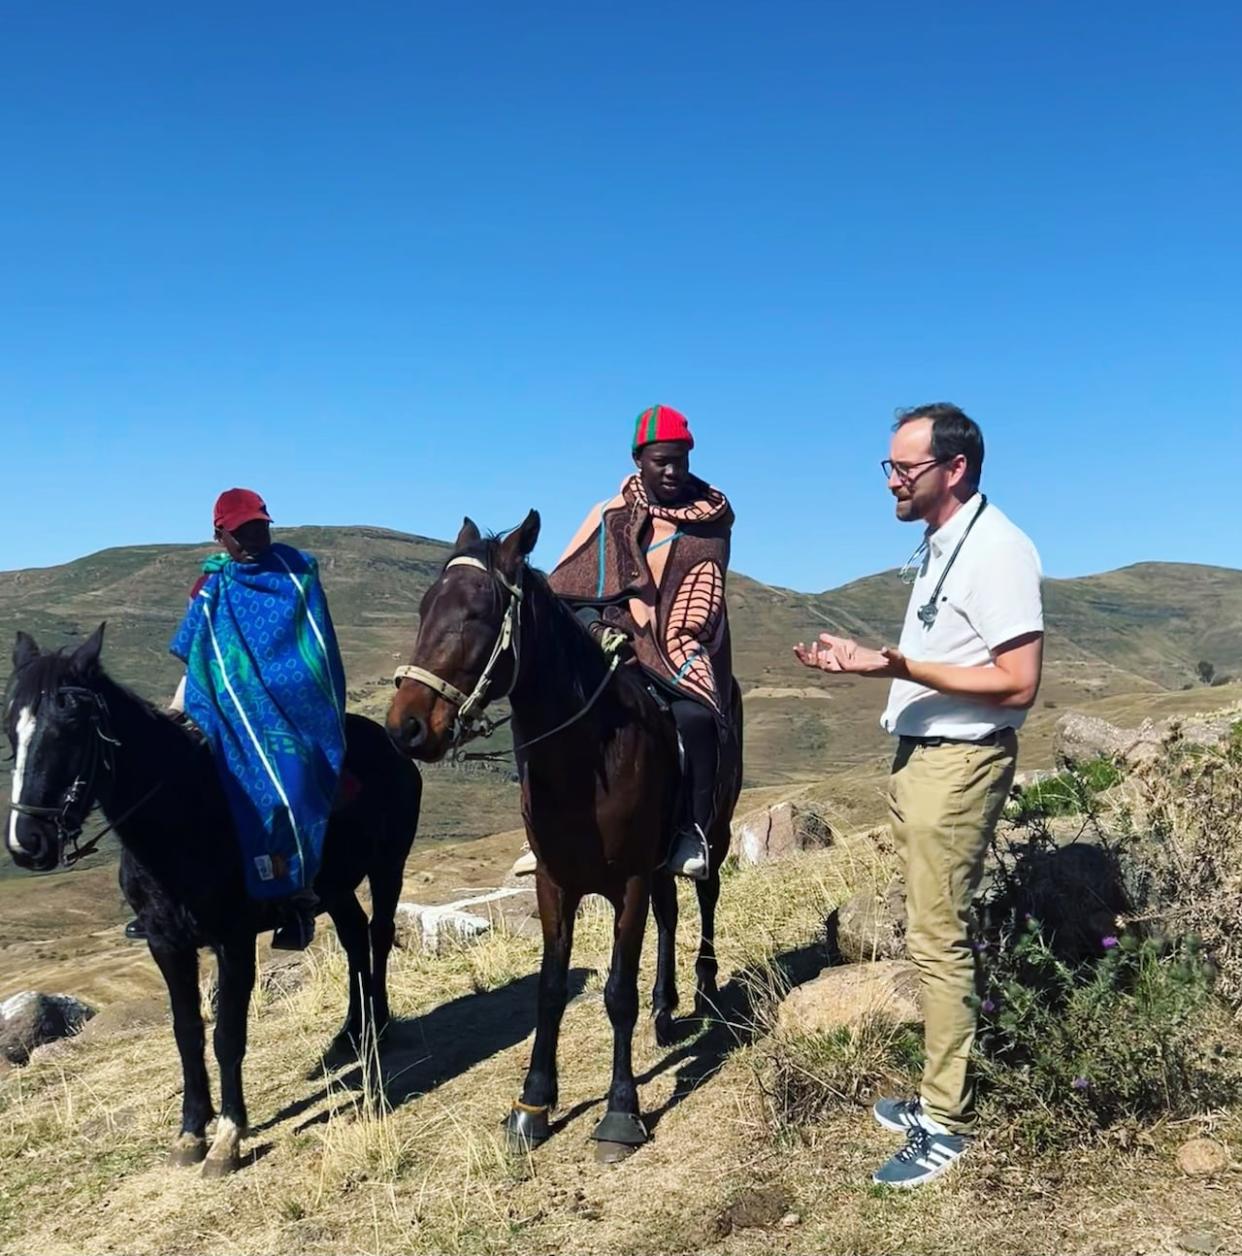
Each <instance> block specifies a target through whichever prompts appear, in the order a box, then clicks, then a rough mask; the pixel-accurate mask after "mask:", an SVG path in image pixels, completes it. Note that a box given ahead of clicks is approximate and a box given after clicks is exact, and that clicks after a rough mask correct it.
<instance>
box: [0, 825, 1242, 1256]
mask: <svg viewBox="0 0 1242 1256" xmlns="http://www.w3.org/2000/svg"><path fill="white" fill-rule="evenodd" d="M888 873H889V866H888V857H887V856H886V855H885V853H884V852H883V850H881V849H878V848H877V847H876V846H875V845H874V844H873V843H872V842H870V841H868V840H866V839H862V838H855V839H851V840H847V841H844V842H842V843H840V844H838V845H837V846H836V847H834V848H832V849H830V850H828V851H823V852H817V853H815V854H813V855H806V856H801V857H799V858H796V859H793V860H790V861H788V862H787V863H783V864H779V865H775V866H770V867H769V868H765V869H756V870H745V871H737V872H732V873H730V874H729V875H728V877H727V878H726V882H725V886H724V895H723V900H722V904H723V905H722V911H721V930H720V944H719V952H720V957H721V964H722V974H721V976H722V984H723V991H722V1000H721V1012H722V1023H720V1024H718V1025H716V1026H714V1027H711V1028H709V1029H708V1030H706V1031H704V1032H699V1033H697V1034H692V1035H691V1036H688V1037H687V1038H685V1039H684V1040H683V1041H681V1042H680V1043H679V1044H678V1045H677V1046H675V1047H674V1048H672V1049H669V1050H662V1049H660V1048H658V1047H657V1046H656V1045H655V1043H654V1039H653V1037H652V1035H651V1034H650V1033H649V1032H648V1031H647V1030H646V1028H645V1026H644V1027H642V1028H640V1031H639V1034H638V1036H637V1040H636V1044H635V1064H636V1069H637V1070H638V1072H639V1075H640V1082H641V1093H642V1098H643V1106H644V1111H645V1113H646V1114H647V1117H648V1120H649V1123H650V1124H651V1125H652V1127H653V1133H654V1137H653V1140H652V1142H651V1143H650V1144H649V1145H648V1146H646V1147H644V1148H643V1149H642V1150H641V1151H640V1152H639V1153H638V1154H637V1155H636V1156H634V1157H633V1158H632V1159H631V1160H629V1161H627V1162H625V1163H623V1164H621V1165H619V1166H615V1167H604V1166H599V1165H596V1164H595V1162H594V1159H593V1156H592V1151H591V1146H590V1144H589V1142H588V1141H587V1134H588V1133H589V1131H590V1129H591V1128H592V1126H593V1125H594V1123H595V1121H596V1120H597V1119H598V1117H599V1116H600V1114H601V1112H602V1101H603V1096H604V1092H605V1090H606V1088H607V1084H608V1075H609V1068H610V1053H611V1032H610V1029H609V1027H608V1022H607V1019H606V1016H605V1014H604V1008H603V1003H602V996H601V991H602V984H603V978H604V976H605V974H606V969H607V963H608V952H609V947H610V936H611V921H610V913H608V912H607V911H606V910H605V909H604V908H603V905H602V904H599V903H598V902H596V901H594V900H592V901H590V902H588V903H587V904H586V905H585V906H584V909H583V912H582V915H581V918H580V921H579V925H578V933H577V940H576V946H575V952H574V961H573V984H572V989H573V991H574V992H575V998H574V999H573V1002H572V1003H571V1006H570V1007H569V1009H568V1011H567V1013H566V1017H565V1026H564V1032H563V1035H562V1047H561V1083H562V1084H561V1104H562V1107H561V1111H560V1116H559V1120H558V1123H557V1126H556V1131H555V1134H554V1137H553V1138H552V1139H551V1141H550V1142H549V1143H548V1144H547V1145H546V1146H545V1147H543V1148H541V1149H540V1150H539V1151H537V1152H536V1153H535V1154H534V1155H533V1156H529V1157H520V1158H517V1159H513V1158H510V1157H509V1156H508V1155H506V1154H505V1151H504V1149H503V1144H502V1141H501V1138H500V1133H501V1131H500V1125H499V1122H500V1120H501V1118H502V1117H503V1116H504V1114H505V1112H506V1110H507V1108H508V1105H509V1102H510V1100H511V1099H512V1098H513V1096H514V1095H515V1094H516V1093H517V1090H518V1087H519V1086H520V1083H521V1078H522V1075H523V1072H524V1069H525V1065H526V1059H527V1054H528V1051H529V1045H530V1038H529V1034H530V1030H531V1028H532V1026H533V1009H534V981H533V979H532V977H531V974H532V973H533V972H534V971H535V969H536V967H537V962H538V946H537V943H535V942H532V941H530V940H528V939H525V938H522V937H517V936H513V935H511V934H507V933H504V932H498V933H494V934H492V935H491V936H489V937H488V938H486V939H484V940H482V941H480V942H478V943H475V944H472V945H468V946H460V947H455V948H452V949H450V950H447V951H442V952H441V953H440V954H439V955H436V956H429V955H425V954H423V953H422V952H421V951H418V950H414V949H408V950H403V951H401V952H400V953H399V954H398V955H397V956H396V957H395V962H394V964H393V972H392V997H393V1006H394V1010H395V1012H396V1013H397V1014H398V1015H399V1016H400V1017H401V1018H402V1020H401V1023H400V1024H397V1025H395V1026H394V1027H393V1032H392V1034H391V1037H390V1039H389V1040H387V1041H386V1043H385V1045H384V1050H383V1054H382V1060H381V1061H380V1062H379V1067H381V1068H382V1070H383V1076H384V1080H385V1082H386V1097H385V1098H368V1097H367V1094H368V1090H367V1088H366V1087H365V1085H363V1082H364V1080H365V1078H364V1077H363V1074H364V1073H365V1072H367V1071H369V1070H374V1069H375V1068H376V1067H377V1063H376V1061H375V1060H373V1059H372V1060H368V1061H365V1062H364V1063H363V1064H361V1065H360V1064H358V1063H356V1062H355V1063H354V1064H353V1065H351V1066H346V1067H343V1068H338V1069H325V1068H324V1067H323V1066H322V1065H320V1064H319V1063H318V1061H319V1051H320V1050H321V1048H322V1047H323V1046H324V1045H325V1044H326V1043H327V1041H328V1040H329V1038H330V1036H331V1034H332V1032H333V1031H334V1030H335V1029H336V1027H337V1023H338V1019H339V1017H340V1015H341V1011H342V1006H343V995H344V989H343V986H344V963H343V957H342V956H341V954H340V952H339V949H338V948H337V947H336V945H335V943H334V941H332V940H330V939H329V940H325V942H324V944H323V945H321V946H318V947H317V948H316V949H315V950H313V951H312V952H311V954H310V957H309V958H308V961H307V965H306V969H305V973H304V979H303V981H302V984H301V985H300V986H299V987H297V988H296V989H293V990H289V991H286V992H283V993H281V992H278V991H269V992H266V993H265V994H264V995H263V996H262V998H261V999H260V1001H259V1002H258V1003H257V1004H256V1014H255V1016H254V1017H253V1019H252V1038H251V1047H250V1053H249V1056H248V1059H247V1083H248V1099H249V1104H250V1112H251V1120H252V1123H253V1127H254V1128H253V1131H252V1133H251V1135H250V1137H249V1139H248V1140H247V1142H246V1152H247V1163H246V1164H245V1166H244V1168H243V1169H242V1171H241V1172H240V1173H238V1174H236V1175H235V1176H234V1177H232V1178H230V1179H226V1180H224V1181H221V1182H205V1181H203V1180H202V1179H200V1178H199V1177H198V1175H197V1173H196V1172H194V1171H193V1170H178V1169H172V1168H169V1167H166V1166H165V1165H164V1163H163V1157H164V1153H165V1151H166V1148H167V1146H168V1144H169V1143H170V1142H171V1140H172V1137H173V1134H174V1133H175V1129H176V1122H177V1114H178V1108H179V1092H180V1076H179V1069H178V1066H177V1060H176V1052H175V1049H174V1046H173V1041H172V1036H171V1034H170V1033H169V1032H168V1030H167V1028H166V1027H155V1028H150V1027H148V1028H145V1029H137V1030H133V1031H130V1032H121V1033H117V1034H114V1035H111V1036H107V1037H99V1038H97V1039H95V1040H73V1041H70V1042H68V1043H65V1044H63V1045H61V1046H60V1047H59V1048H57V1049H55V1050H53V1051H45V1052H41V1053H39V1054H38V1055H37V1056H36V1058H35V1060H34V1061H33V1062H32V1063H31V1065H30V1066H29V1067H28V1068H26V1069H24V1070H21V1071H17V1072H14V1073H11V1074H9V1075H8V1076H7V1077H6V1078H5V1079H3V1081H0V1165H2V1166H3V1170H2V1172H0V1247H2V1249H3V1250H4V1251H7V1252H32V1251H37V1252H40V1253H48V1254H52V1253H59V1252H75V1253H76V1252H85V1251H121V1252H152V1253H163V1252H245V1253H267V1252H278V1251H290V1250H298V1251H306V1252H376V1253H378V1252H433V1251H434V1252H438V1251H453V1252H468V1253H475V1252H477V1253H490V1252H499V1251H518V1252H552V1251H581V1252H608V1253H629V1252H657V1251H658V1252H665V1251H699V1250H712V1251H723V1252H737V1253H746V1252H752V1251H755V1252H758V1251H764V1252H767V1251H773V1250H778V1251H790V1252H813V1251H816V1252H817V1251H826V1250H829V1251H834V1252H858V1253H879V1252H946V1251H959V1250H966V1249H969V1250H973V1251H979V1252H988V1253H1019V1252H1024V1253H1025V1252H1045V1251H1046V1252H1052V1251H1075V1252H1140V1251H1141V1252H1165V1251H1168V1252H1172V1251H1175V1250H1177V1248H1176V1246H1175V1241H1176V1238H1177V1236H1178V1235H1179V1234H1180V1233H1181V1232H1182V1231H1183V1230H1185V1229H1186V1228H1188V1227H1193V1226H1196V1225H1202V1224H1210V1225H1211V1226H1213V1227H1214V1228H1215V1231H1216V1232H1217V1233H1218V1234H1219V1235H1221V1236H1222V1238H1224V1239H1226V1240H1228V1241H1227V1242H1225V1243H1224V1245H1223V1246H1221V1247H1220V1248H1219V1249H1218V1250H1222V1251H1227V1250H1231V1249H1230V1247H1229V1242H1231V1241H1232V1239H1231V1236H1232V1235H1233V1234H1239V1233H1242V1209H1240V1207H1239V1203H1238V1197H1239V1191H1238V1186H1239V1181H1238V1178H1237V1177H1236V1176H1230V1177H1227V1178H1226V1179H1222V1180H1217V1181H1215V1182H1207V1183H1201V1182H1193V1181H1190V1180H1187V1179H1184V1178H1181V1177H1180V1176H1179V1175H1178V1173H1177V1170H1176V1168H1175V1167H1174V1164H1173V1159H1172V1151H1173V1149H1175V1147H1176V1145H1177V1143H1178V1142H1179V1141H1180V1139H1181V1138H1182V1137H1184V1136H1186V1135H1187V1134H1188V1133H1190V1132H1198V1130H1199V1128H1200V1126H1196V1127H1195V1129H1194V1130H1193V1131H1191V1130H1189V1129H1169V1130H1157V1131H1156V1132H1155V1134H1154V1135H1153V1136H1152V1138H1151V1140H1150V1145H1141V1146H1138V1147H1135V1148H1131V1149H1128V1150H1127V1149H1123V1148H1120V1147H1108V1148H1104V1149H1100V1150H1097V1151H1094V1152H1092V1153H1091V1154H1090V1155H1086V1154H1084V1155H1082V1156H1080V1157H1070V1158H1065V1159H1061V1160H1058V1161H1056V1162H1046V1163H1030V1162H1028V1161H1023V1160H1021V1159H1020V1158H1017V1157H1016V1155H1015V1153H1013V1152H1012V1151H1011V1150H1010V1149H1008V1148H1007V1147H1006V1146H1005V1144H1004V1140H1003V1139H1002V1138H999V1137H998V1138H995V1139H984V1140H983V1142H982V1145H981V1146H980V1147H979V1149H978V1152H977V1153H976V1154H974V1155H972V1156H971V1157H970V1158H969V1159H967V1160H966V1161H964V1162H963V1164H962V1165H961V1166H960V1167H959V1168H958V1169H957V1170H956V1171H955V1172H954V1173H953V1175H952V1176H951V1177H949V1178H948V1179H946V1180H945V1181H944V1182H942V1183H940V1184H937V1185H936V1186H933V1187H930V1188H928V1189H926V1190H924V1191H922V1192H912V1193H910V1194H909V1195H903V1196H900V1197H896V1196H890V1195H885V1194H883V1193H880V1192H877V1191H875V1190H873V1189H872V1188H871V1187H870V1186H869V1184H868V1175H869V1173H870V1170H871V1169H872V1168H873V1167H874V1166H875V1165H876V1164H877V1163H878V1162H879V1161H880V1160H882V1159H883V1158H884V1157H885V1156H886V1155H887V1154H889V1153H890V1152H891V1150H893V1147H894V1140H893V1138H892V1137H891V1136H890V1135H887V1134H885V1133H883V1132H882V1131H880V1130H878V1129H877V1128H876V1127H875V1126H874V1125H873V1124H872V1123H871V1121H870V1120H869V1118H868V1116H867V1114H866V1111H865V1109H864V1108H863V1107H861V1106H859V1105H858V1104H857V1103H855V1102H852V1100H854V1099H857V1098H859V1096H856V1095H849V1094H846V1095H843V1096H842V1102H841V1103H840V1104H839V1105H837V1106H835V1107H832V1106H829V1107H827V1108H826V1109H825V1110H824V1111H823V1112H822V1113H820V1114H818V1116H817V1118H816V1119H815V1120H814V1121H813V1122H812V1123H810V1124H799V1125H797V1126H794V1125H789V1126H787V1127H785V1128H777V1127H775V1126H774V1124H773V1122H772V1121H771V1119H770V1116H769V1113H768V1112H767V1110H766V1108H765V1102H766V1101H765V1095H764V1091H763V1087H762V1084H761V1080H762V1078H763V1076H764V1070H765V1068H767V1067H768V1065H769V1063H770V1061H771V1057H772V1052H774V1051H777V1052H779V1051H780V1049H781V1048H780V1044H779V1042H778V1041H776V1040H775V1039H773V1038H772V1037H771V1035H769V1034H768V1032H767V1031H768V1026H769V1025H770V1016H769V1014H768V1013H769V1011H770V1007H769V1001H770V999H771V998H772V997H774V995H775V993H776V992H777V991H779V989H780V988H781V986H782V984H783V983H784V982H786V981H788V980H789V979H791V977H795V978H796V977H798V976H801V975H802V974H803V972H804V971H806V970H807V968H808V967H809V963H808V956H809V957H810V958H812V959H813V958H814V956H815V946H816V943H817V940H818V938H819V936H820V934H821V931H822V925H823V920H824V917H825V915H826V913H827V911H828V910H829V908H830V907H831V906H833V905H834V904H835V903H837V902H839V901H840V899H841V898H843V897H844V896H845V895H846V894H847V893H848V892H849V890H850V889H851V888H853V887H855V886H858V885H860V884H862V883H865V882H877V883H878V882H882V881H883V880H886V879H887V876H888ZM682 908H683V910H682V923H681V930H680V935H681V942H682V949H681V953H680V957H679V959H680V964H679V973H680V976H681V986H682V996H683V999H684V1000H685V1002H686V1003H687V1004H688V1003H689V998H690V994H691V989H692V976H691V974H692V964H693V939H694V937H695V933H696V927H697V912H696V911H695V910H694V908H693V898H692V895H689V894H687V893H684V892H683V896H682ZM652 950H653V947H652V945H651V940H650V938H649V942H648V947H647V957H646V958H647V960H648V963H647V964H646V965H645V967H644V973H643V989H644V991H646V990H647V989H649V986H650V981H651V977H652V973H651V970H650V960H651V952H652ZM1204 1128H1208V1129H1210V1130H1211V1132H1213V1133H1215V1135H1216V1136H1217V1137H1222V1138H1224V1139H1226V1140H1227V1141H1229V1142H1231V1143H1232V1146H1233V1148H1234V1152H1235V1155H1236V1154H1238V1153H1239V1152H1242V1142H1240V1134H1239V1127H1238V1122H1237V1120H1236V1118H1235V1117H1233V1116H1221V1117H1220V1118H1219V1120H1217V1121H1216V1122H1215V1123H1212V1122H1207V1123H1204ZM756 1192H757V1194H756ZM756 1199H758V1200H759V1201H760V1203H762V1204H764V1205H765V1207H766V1208H767V1211H766V1213H765V1212H764V1208H759V1209H758V1210H757V1211H756V1209H755V1208H752V1207H750V1205H751V1204H753V1203H754V1201H755V1200H756ZM748 1209H749V1211H748ZM790 1214H793V1216H791V1215H790ZM755 1216H767V1221H766V1222H765V1223H764V1224H762V1225H751V1226H747V1224H746V1223H747V1220H748V1219H750V1220H752V1221H753V1220H754V1218H755ZM777 1216H780V1217H784V1218H785V1220H784V1223H781V1222H780V1221H779V1220H777V1221H775V1222H773V1217H777Z"/></svg>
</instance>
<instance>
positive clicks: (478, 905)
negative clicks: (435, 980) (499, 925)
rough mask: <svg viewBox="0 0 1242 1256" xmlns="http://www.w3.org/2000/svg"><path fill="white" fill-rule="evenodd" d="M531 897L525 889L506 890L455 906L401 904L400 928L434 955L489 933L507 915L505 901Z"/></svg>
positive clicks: (479, 895) (468, 899) (475, 896)
mask: <svg viewBox="0 0 1242 1256" xmlns="http://www.w3.org/2000/svg"><path fill="white" fill-rule="evenodd" d="M531 897H533V895H532V892H531V891H530V890H528V889H526V888H506V889H499V890H488V891H486V892H485V893H482V894H475V895H472V896H471V897H469V898H462V899H458V900H456V901H455V902H452V903H440V904H435V905H429V904H423V903H398V904H397V924H398V928H401V927H402V926H404V927H405V928H406V929H407V930H409V931H411V932H416V933H417V934H418V935H419V937H420V938H421V940H422V946H423V950H425V951H431V952H435V951H438V950H439V949H440V947H441V946H442V945H443V944H444V943H445V942H446V941H458V942H468V941H471V940H473V939H475V938H479V937H482V936H483V935H484V934H486V933H490V932H491V929H492V926H493V924H494V923H495V922H496V920H497V919H499V918H502V917H504V916H505V915H506V913H505V911H504V907H505V906H506V905H507V904H506V900H510V899H519V898H523V899H529V898H531Z"/></svg>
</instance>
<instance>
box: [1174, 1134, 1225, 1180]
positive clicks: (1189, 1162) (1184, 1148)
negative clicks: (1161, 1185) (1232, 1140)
mask: <svg viewBox="0 0 1242 1256" xmlns="http://www.w3.org/2000/svg"><path fill="white" fill-rule="evenodd" d="M1177 1164H1178V1168H1180V1169H1181V1171H1182V1172H1183V1173H1185V1174H1186V1175H1187V1177H1215V1176H1216V1175H1217V1174H1218V1173H1223V1172H1224V1171H1225V1170H1226V1169H1227V1168H1228V1167H1229V1152H1228V1150H1227V1149H1226V1148H1225V1146H1224V1145H1223V1144H1221V1143H1218V1142H1217V1141H1216V1140H1215V1139H1214V1138H1191V1139H1188V1140H1187V1141H1186V1142H1184V1143H1183V1144H1182V1145H1181V1146H1180V1147H1179V1148H1178V1149H1177Z"/></svg>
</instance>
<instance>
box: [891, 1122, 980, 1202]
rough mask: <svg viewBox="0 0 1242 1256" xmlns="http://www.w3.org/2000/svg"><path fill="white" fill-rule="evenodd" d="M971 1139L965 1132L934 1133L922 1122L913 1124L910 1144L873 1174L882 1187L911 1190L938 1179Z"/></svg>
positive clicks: (910, 1132) (908, 1135)
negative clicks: (921, 1123) (925, 1127)
mask: <svg viewBox="0 0 1242 1256" xmlns="http://www.w3.org/2000/svg"><path fill="white" fill-rule="evenodd" d="M969 1146H970V1139H969V1138H967V1137H965V1135H963V1134H933V1133H932V1132H931V1131H930V1130H926V1129H924V1128H923V1126H921V1125H912V1126H911V1127H910V1130H909V1133H908V1134H907V1135H906V1145H905V1146H904V1147H903V1148H902V1149H901V1150H900V1151H899V1152H898V1153H897V1154H896V1155H895V1156H893V1157H891V1158H890V1159H889V1160H888V1161H887V1162H886V1163H885V1164H883V1165H881V1166H880V1167H879V1168H878V1169H877V1170H876V1171H875V1172H874V1173H873V1174H872V1175H871V1180H872V1181H873V1182H875V1183H876V1184H877V1185H879V1186H895V1187H897V1188H899V1189H907V1188H909V1187H912V1186H922V1185H923V1184H924V1183H925V1182H931V1181H934V1180H935V1179H936V1178H938V1177H939V1176H940V1175H941V1174H942V1173H943V1172H944V1171H945V1170H946V1169H947V1168H948V1167H949V1166H950V1165H951V1164H952V1163H953V1162H954V1161H955V1160H958V1159H960V1157H961V1156H962V1155H963V1154H964V1153H965V1151H966V1149H967V1148H968V1147H969Z"/></svg>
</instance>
